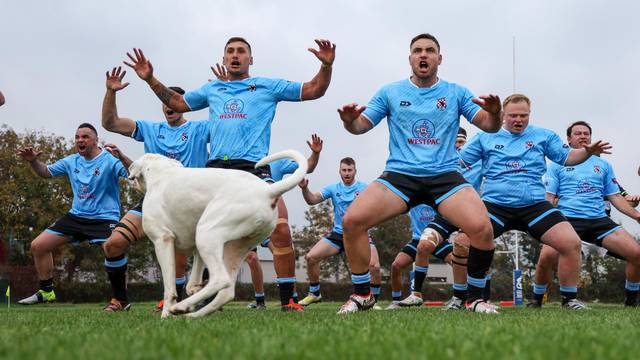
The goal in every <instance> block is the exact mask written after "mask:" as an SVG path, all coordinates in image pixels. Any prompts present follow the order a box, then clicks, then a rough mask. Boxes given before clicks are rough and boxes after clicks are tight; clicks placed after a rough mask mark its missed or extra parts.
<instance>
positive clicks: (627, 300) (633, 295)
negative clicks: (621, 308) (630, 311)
mask: <svg viewBox="0 0 640 360" xmlns="http://www.w3.org/2000/svg"><path fill="white" fill-rule="evenodd" d="M624 293H625V297H624V305H625V306H638V290H635V291H633V290H629V289H624Z"/></svg>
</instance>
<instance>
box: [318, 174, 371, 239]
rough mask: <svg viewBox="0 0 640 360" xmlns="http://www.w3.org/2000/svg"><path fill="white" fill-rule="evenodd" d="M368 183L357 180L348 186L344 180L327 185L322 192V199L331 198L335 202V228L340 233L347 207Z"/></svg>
mask: <svg viewBox="0 0 640 360" xmlns="http://www.w3.org/2000/svg"><path fill="white" fill-rule="evenodd" d="M366 187H367V184H366V183H364V182H362V181H356V182H355V183H353V184H351V185H350V186H346V185H345V184H344V183H343V182H342V181H340V182H337V183H335V184H331V185H329V186H326V187H325V188H324V189H322V191H320V194H322V200H327V199H329V198H330V199H331V202H332V204H333V230H332V231H334V232H336V233H338V234H342V217H343V216H344V214H345V212H347V208H348V207H349V205H351V203H352V202H353V201H354V200H355V199H356V196H358V194H360V192H361V191H362V190H364V189H365V188H366Z"/></svg>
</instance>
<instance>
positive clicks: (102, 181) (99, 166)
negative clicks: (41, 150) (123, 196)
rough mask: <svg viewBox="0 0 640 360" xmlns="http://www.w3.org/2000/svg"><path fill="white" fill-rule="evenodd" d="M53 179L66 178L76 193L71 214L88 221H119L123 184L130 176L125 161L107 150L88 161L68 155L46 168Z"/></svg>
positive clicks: (78, 155) (75, 155)
mask: <svg viewBox="0 0 640 360" xmlns="http://www.w3.org/2000/svg"><path fill="white" fill-rule="evenodd" d="M47 169H49V172H50V173H51V175H52V176H62V175H67V176H68V177H69V182H70V183H71V190H72V191H73V205H72V207H71V210H70V211H69V213H71V214H73V215H76V216H79V217H82V218H85V219H101V220H118V219H120V185H119V184H118V178H119V177H123V178H126V177H127V170H126V169H125V168H124V165H122V162H121V161H120V160H118V159H116V158H115V157H114V156H113V155H111V154H110V153H109V152H108V151H106V150H102V152H101V153H100V155H98V156H96V157H95V158H94V159H93V160H89V161H87V160H86V159H85V158H84V157H82V156H80V154H77V153H76V154H73V155H69V156H67V157H65V158H62V159H60V160H58V161H56V162H55V163H53V164H50V165H48V166H47Z"/></svg>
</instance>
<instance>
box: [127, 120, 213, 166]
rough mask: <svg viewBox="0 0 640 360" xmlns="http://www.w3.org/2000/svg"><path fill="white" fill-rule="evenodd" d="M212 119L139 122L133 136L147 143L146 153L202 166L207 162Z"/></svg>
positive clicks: (185, 164) (145, 144) (145, 146)
mask: <svg viewBox="0 0 640 360" xmlns="http://www.w3.org/2000/svg"><path fill="white" fill-rule="evenodd" d="M210 125H211V122H210V121H208V120H204V121H187V122H186V123H184V124H182V125H180V126H175V127H172V126H169V124H167V123H166V122H151V121H143V120H138V121H136V129H135V130H134V131H133V134H131V137H132V138H134V139H135V140H137V141H142V142H144V152H145V153H147V154H160V155H164V156H166V157H168V158H170V159H175V160H178V161H180V162H181V163H182V165H184V167H191V168H200V167H204V166H205V164H206V163H207V155H208V150H207V144H208V143H209V141H210V138H211V133H210V131H209V127H210Z"/></svg>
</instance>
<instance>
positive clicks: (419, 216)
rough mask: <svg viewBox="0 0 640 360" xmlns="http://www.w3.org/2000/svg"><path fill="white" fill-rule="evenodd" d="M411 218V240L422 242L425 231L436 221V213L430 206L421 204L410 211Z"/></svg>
mask: <svg viewBox="0 0 640 360" xmlns="http://www.w3.org/2000/svg"><path fill="white" fill-rule="evenodd" d="M409 217H410V218H411V230H412V234H411V239H412V240H420V236H422V232H423V231H424V229H425V228H426V227H427V226H429V224H430V223H431V222H432V221H433V219H435V217H436V211H435V210H433V208H432V207H431V206H429V205H425V204H420V205H416V206H414V207H412V208H411V210H409Z"/></svg>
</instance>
